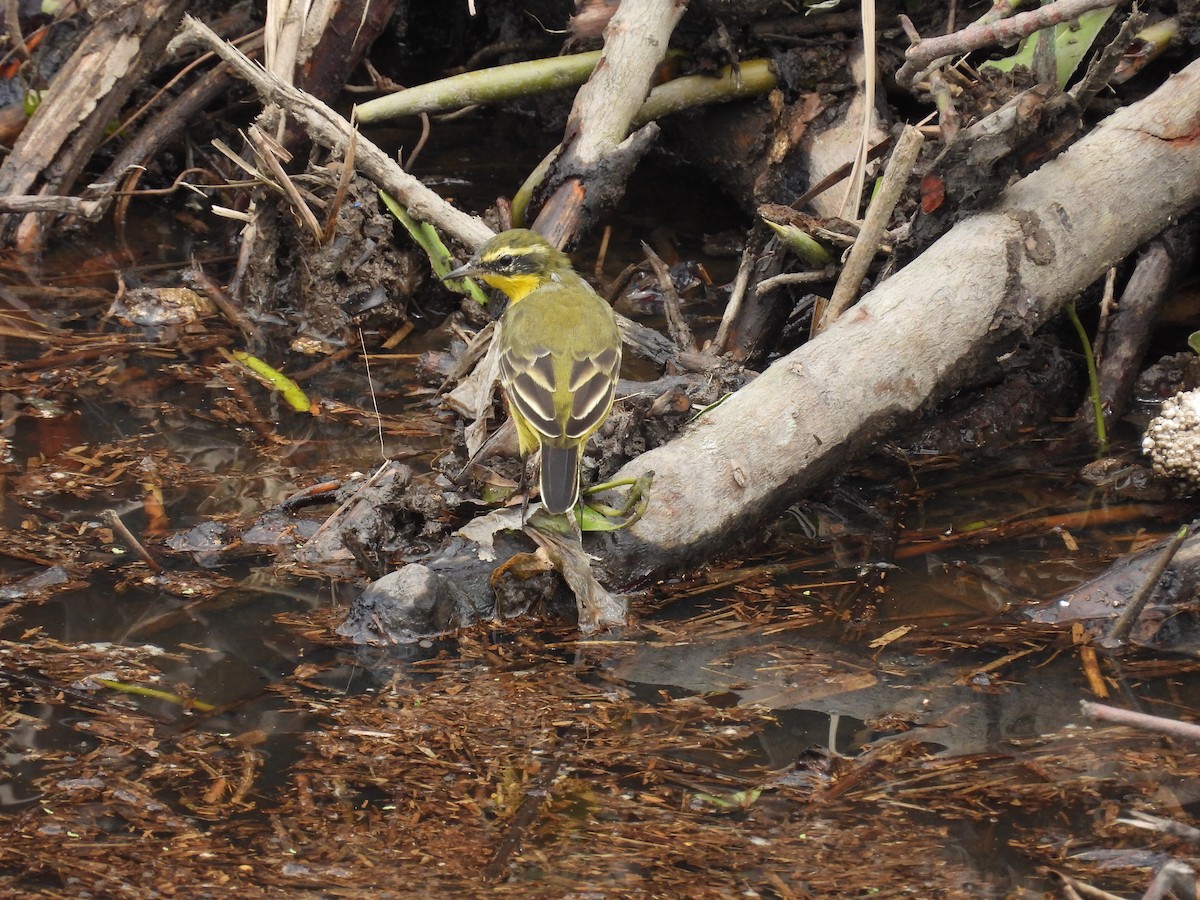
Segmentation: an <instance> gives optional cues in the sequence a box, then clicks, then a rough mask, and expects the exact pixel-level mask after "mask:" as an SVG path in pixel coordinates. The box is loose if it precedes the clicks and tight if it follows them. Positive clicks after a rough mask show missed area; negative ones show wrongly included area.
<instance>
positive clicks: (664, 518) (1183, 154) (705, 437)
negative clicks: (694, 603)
mask: <svg viewBox="0 0 1200 900" xmlns="http://www.w3.org/2000/svg"><path fill="white" fill-rule="evenodd" d="M1198 137H1200V62H1196V63H1193V64H1192V65H1190V66H1188V67H1187V68H1186V69H1184V70H1183V71H1182V72H1180V73H1179V74H1177V75H1175V76H1173V77H1172V78H1171V79H1170V80H1168V81H1167V82H1166V83H1165V84H1164V85H1163V86H1162V87H1161V88H1159V89H1158V90H1157V91H1155V92H1154V93H1153V94H1152V95H1150V96H1149V97H1148V98H1146V99H1145V100H1143V101H1141V102H1139V103H1137V104H1134V105H1132V106H1130V107H1128V108H1126V109H1123V110H1121V111H1119V112H1117V113H1116V114H1114V115H1113V116H1111V117H1109V118H1108V119H1107V120H1106V121H1105V122H1103V123H1101V124H1100V125H1099V126H1098V127H1097V128H1096V129H1095V130H1094V131H1093V132H1092V133H1091V134H1090V135H1088V136H1087V137H1085V138H1084V139H1082V140H1081V141H1079V142H1078V143H1077V144H1075V145H1074V146H1073V147H1072V148H1071V149H1069V150H1068V151H1067V152H1066V153H1064V154H1063V155H1062V156H1060V157H1059V158H1058V159H1056V160H1054V161H1052V162H1050V163H1048V164H1046V165H1045V166H1043V167H1042V168H1041V169H1039V170H1038V171H1036V172H1034V173H1033V174H1031V175H1029V176H1028V177H1026V178H1025V179H1023V180H1022V181H1020V182H1018V183H1016V184H1014V185H1013V186H1012V187H1011V188H1009V189H1008V190H1007V191H1006V192H1005V193H1004V194H1003V195H1002V196H1001V198H1000V200H999V202H998V203H997V205H996V207H995V208H994V209H992V210H990V211H988V212H985V213H981V214H979V215H977V216H974V217H972V218H970V219H967V220H964V221H962V222H960V223H959V224H957V225H956V226H955V227H954V228H953V229H952V230H951V231H950V232H949V233H947V234H946V235H945V236H943V237H942V238H941V239H940V240H938V241H937V242H936V243H935V244H933V245H932V246H931V247H930V248H929V249H928V250H926V251H925V253H923V254H922V255H921V256H920V257H918V258H917V259H916V260H914V261H913V262H912V263H911V264H910V265H909V266H908V267H907V268H905V269H903V270H902V271H900V272H899V273H897V274H895V275H893V276H892V277H891V278H890V279H888V280H887V281H885V282H883V284H881V285H879V286H878V287H876V288H875V289H874V290H873V291H871V292H870V293H869V294H868V295H867V296H866V297H865V298H864V299H863V300H862V301H860V302H859V304H858V305H857V306H856V307H855V308H854V309H853V310H852V311H851V312H850V313H848V314H847V315H845V316H843V317H842V318H841V319H840V320H838V322H836V323H835V324H834V325H833V326H832V327H830V328H829V330H828V331H826V332H825V333H823V334H822V335H820V336H819V337H818V338H816V339H814V340H812V341H810V342H809V343H808V344H806V345H804V346H803V347H801V348H800V349H798V350H796V351H794V352H793V353H791V354H789V355H788V356H786V357H784V358H782V359H781V360H779V361H778V362H776V363H775V364H774V365H772V366H771V367H770V368H769V369H767V370H766V371H765V372H764V373H763V374H762V375H760V376H759V377H758V378H757V379H755V380H754V381H753V382H751V383H750V384H749V385H747V386H746V387H745V388H743V389H742V390H740V391H738V392H737V393H736V394H734V395H733V396H732V397H730V398H729V399H728V400H726V401H725V402H724V403H722V404H720V405H719V406H717V407H716V408H714V409H711V410H709V411H707V412H706V413H705V414H704V415H703V416H701V417H700V418H699V419H698V420H697V422H696V423H695V424H694V425H693V426H692V427H691V429H690V430H689V431H687V432H686V433H684V434H683V435H681V436H680V437H679V438H677V439H676V440H674V441H672V442H670V443H669V444H667V445H664V446H662V447H659V448H657V449H655V450H652V451H650V452H648V453H646V454H643V455H642V456H640V457H638V458H637V459H636V460H634V461H633V462H631V463H630V464H629V465H627V466H625V467H624V468H623V469H622V470H621V471H620V472H619V473H618V474H617V476H616V477H618V478H635V477H638V476H640V475H643V474H645V473H647V472H654V473H655V476H654V484H653V487H652V488H651V490H650V494H649V504H648V506H647V509H646V513H645V515H644V516H643V517H642V518H641V519H640V520H639V521H638V522H637V523H635V524H634V525H633V526H631V527H630V528H628V529H626V530H624V531H621V532H616V533H614V534H612V535H610V536H607V537H606V538H604V539H600V540H602V541H603V542H604V544H605V545H606V546H605V550H604V551H603V553H602V556H603V561H602V563H601V565H602V566H603V567H604V568H605V570H606V573H607V577H608V579H609V582H610V583H629V582H633V581H637V580H641V579H647V578H653V577H657V576H660V575H662V574H664V573H666V572H668V571H670V570H677V569H681V568H683V567H685V566H687V565H689V564H691V563H694V562H695V561H697V560H704V559H711V558H712V555H713V554H714V553H717V552H720V551H722V550H725V551H728V550H730V549H732V545H733V544H734V543H735V541H736V536H738V535H746V536H748V535H753V534H755V533H756V532H757V528H758V527H759V526H761V524H762V523H763V522H765V521H767V520H769V519H770V518H771V517H772V516H775V515H778V514H779V513H780V512H781V511H782V510H783V509H785V508H786V506H787V505H788V504H789V503H791V502H793V501H794V500H795V499H796V498H797V497H798V496H800V495H801V494H803V493H804V492H805V491H808V490H811V489H812V488H813V487H815V486H816V485H818V484H820V483H821V482H823V481H825V480H828V479H829V478H831V477H834V476H836V474H837V472H838V470H839V468H840V467H841V466H842V465H843V464H844V463H845V462H846V461H847V460H848V459H850V458H851V457H853V456H855V455H857V454H860V453H862V452H864V451H866V450H867V449H868V448H869V447H871V445H872V444H873V443H874V442H876V441H877V440H879V439H880V438H881V437H883V436H884V435H886V434H888V433H889V432H891V431H892V430H894V429H895V428H896V427H897V426H898V425H902V424H907V423H909V422H911V420H913V419H914V418H915V417H916V416H917V415H918V414H919V412H920V411H921V410H922V409H924V408H926V407H927V406H928V405H929V404H931V403H933V402H935V401H937V400H939V399H941V398H942V397H944V396H946V395H947V394H948V393H950V392H951V391H952V390H953V389H954V387H955V386H956V385H957V384H959V383H961V381H962V379H963V378H964V376H965V375H967V374H968V373H969V372H970V371H971V370H972V368H973V367H974V365H975V364H976V362H977V361H978V360H981V359H985V358H986V357H987V356H988V355H992V354H997V353H1000V352H1003V351H1004V350H1006V349H1008V348H1009V347H1010V346H1011V345H1012V344H1013V343H1014V341H1015V340H1016V339H1017V338H1018V337H1019V336H1020V335H1022V334H1026V333H1028V332H1031V331H1033V330H1034V329H1036V328H1037V327H1038V326H1039V325H1041V324H1042V323H1044V322H1045V321H1046V320H1047V319H1049V318H1050V317H1051V316H1053V315H1054V314H1055V313H1056V312H1057V311H1058V310H1059V309H1060V308H1061V307H1062V305H1063V304H1065V303H1066V302H1068V301H1070V300H1073V299H1074V297H1075V296H1076V295H1077V294H1078V293H1079V292H1080V291H1082V290H1083V289H1084V288H1086V287H1087V286H1088V285H1089V284H1090V283H1091V282H1092V281H1094V280H1095V279H1096V278H1098V277H1099V276H1100V275H1101V274H1102V273H1103V272H1104V271H1106V270H1107V269H1108V268H1109V267H1110V266H1111V265H1113V264H1114V263H1115V262H1117V261H1118V260H1120V259H1121V258H1123V257H1125V256H1127V255H1128V254H1129V253H1130V252H1132V251H1133V250H1134V249H1136V248H1137V247H1138V246H1139V245H1140V244H1142V243H1144V242H1145V241H1146V240H1148V239H1149V238H1151V237H1153V235H1154V234H1156V233H1157V232H1158V231H1160V230H1162V229H1163V228H1164V227H1165V226H1166V225H1168V224H1169V223H1170V222H1171V221H1173V220H1174V219H1175V218H1177V217H1178V216H1180V215H1182V214H1184V213H1185V212H1187V211H1188V210H1190V209H1192V208H1194V207H1195V206H1196V205H1197V203H1198V202H1200V141H1198V140H1197V138H1198ZM598 542H599V541H598Z"/></svg>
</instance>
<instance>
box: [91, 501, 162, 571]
mask: <svg viewBox="0 0 1200 900" xmlns="http://www.w3.org/2000/svg"><path fill="white" fill-rule="evenodd" d="M100 518H101V519H103V520H104V524H105V525H107V526H108V527H109V528H111V529H112V530H113V531H115V532H116V533H117V536H118V537H119V538H120V539H121V540H122V541H124V542H125V545H126V546H127V547H129V549H130V550H132V551H133V552H134V553H136V554H137V555H138V558H139V559H141V560H142V562H144V563H145V564H146V565H147V566H149V567H150V571H151V572H154V573H155V574H158V573H159V572H161V571H162V570H163V567H162V566H161V565H160V564H159V562H158V560H156V559H155V558H154V557H153V556H151V555H150V551H149V550H147V549H146V548H145V547H143V546H142V542H141V541H139V540H138V539H137V538H136V537H134V535H133V532H132V531H130V530H129V529H128V528H127V527H126V526H125V523H124V522H122V521H121V517H120V516H119V515H117V512H116V510H113V509H106V510H104V512H102V513H100Z"/></svg>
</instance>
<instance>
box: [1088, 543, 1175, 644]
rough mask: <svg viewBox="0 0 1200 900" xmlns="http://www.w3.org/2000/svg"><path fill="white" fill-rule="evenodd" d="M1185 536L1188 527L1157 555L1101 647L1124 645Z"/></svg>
mask: <svg viewBox="0 0 1200 900" xmlns="http://www.w3.org/2000/svg"><path fill="white" fill-rule="evenodd" d="M1187 535H1188V527H1187V526H1186V525H1185V526H1184V527H1183V528H1180V529H1179V531H1177V532H1175V537H1173V538H1171V542H1170V543H1169V544H1167V546H1166V547H1164V548H1163V552H1162V553H1160V554H1159V556H1158V559H1156V560H1155V561H1154V565H1153V566H1152V567H1151V568H1150V571H1149V572H1147V573H1146V580H1145V581H1143V582H1142V586H1141V587H1140V588H1139V589H1138V592H1137V596H1136V597H1134V598H1133V599H1132V600H1130V601H1129V605H1128V606H1126V607H1125V610H1124V611H1123V612H1122V613H1121V615H1120V617H1119V618H1118V619H1117V621H1116V622H1114V623H1113V627H1112V628H1111V629H1110V630H1109V632H1108V634H1107V635H1106V636H1105V637H1104V639H1103V640H1102V641H1101V646H1104V647H1115V646H1118V645H1120V644H1123V643H1125V641H1126V639H1128V637H1129V632H1130V631H1132V630H1133V626H1134V624H1135V623H1136V622H1137V620H1138V616H1140V615H1141V614H1142V610H1143V609H1144V608H1145V606H1146V603H1147V602H1148V601H1149V600H1150V597H1151V595H1153V593H1154V590H1155V588H1157V587H1158V580H1159V579H1160V578H1162V575H1163V572H1165V571H1167V566H1169V565H1170V564H1171V560H1172V559H1174V558H1175V554H1176V553H1178V552H1179V548H1180V547H1182V546H1183V542H1184V541H1185V540H1186V539H1187Z"/></svg>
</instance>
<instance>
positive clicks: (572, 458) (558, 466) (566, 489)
mask: <svg viewBox="0 0 1200 900" xmlns="http://www.w3.org/2000/svg"><path fill="white" fill-rule="evenodd" d="M538 484H539V486H540V488H541V492H542V506H543V507H545V509H546V512H548V513H555V514H557V513H565V512H567V510H569V509H571V508H572V507H574V506H575V501H577V500H578V499H579V445H578V444H571V445H569V446H566V447H553V446H551V445H549V444H542V474H541V478H540V480H539V482H538Z"/></svg>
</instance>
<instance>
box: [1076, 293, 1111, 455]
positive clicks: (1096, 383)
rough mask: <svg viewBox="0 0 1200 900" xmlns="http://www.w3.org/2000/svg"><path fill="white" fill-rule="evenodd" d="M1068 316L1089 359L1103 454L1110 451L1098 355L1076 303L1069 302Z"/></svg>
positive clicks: (1090, 390) (1099, 446)
mask: <svg viewBox="0 0 1200 900" xmlns="http://www.w3.org/2000/svg"><path fill="white" fill-rule="evenodd" d="M1067 318H1069V319H1070V320H1071V324H1072V325H1073V326H1075V333H1076V334H1077V335H1079V343H1080V344H1082V345H1083V358H1084V359H1085V360H1087V373H1088V395H1089V396H1090V397H1091V398H1092V412H1093V414H1094V415H1095V417H1096V450H1097V452H1098V453H1099V455H1101V456H1103V455H1104V454H1105V453H1107V452H1108V429H1107V428H1106V427H1105V425H1104V403H1103V402H1102V401H1101V399H1100V378H1099V376H1098V375H1097V374H1096V355H1095V354H1094V353H1092V342H1091V341H1090V340H1089V339H1088V334H1087V331H1086V330H1085V329H1084V327H1083V323H1082V322H1081V321H1079V313H1077V312H1076V311H1075V304H1074V303H1068V304H1067Z"/></svg>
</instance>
